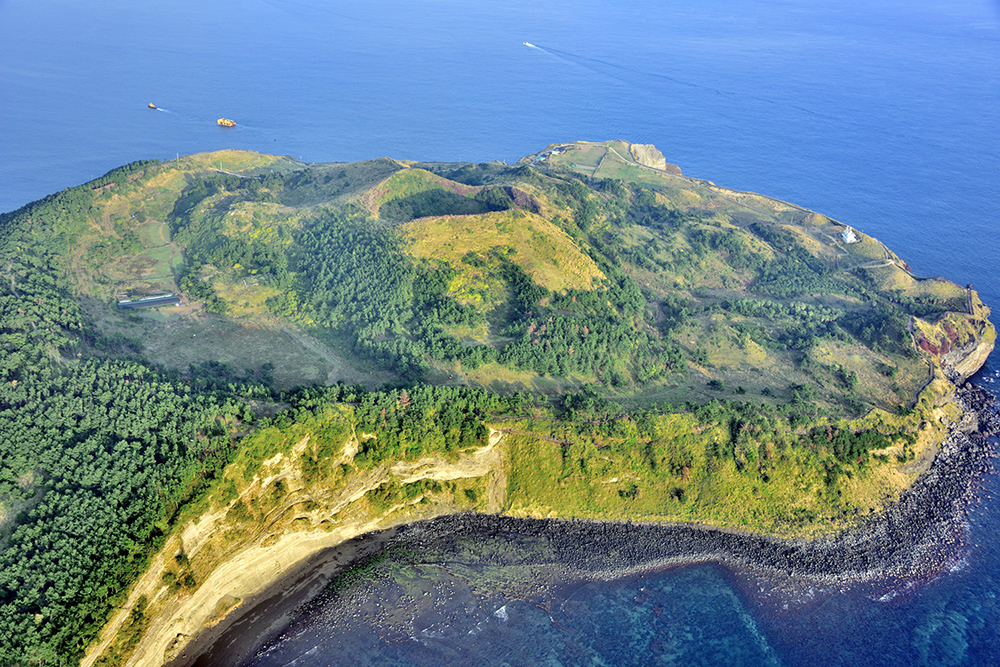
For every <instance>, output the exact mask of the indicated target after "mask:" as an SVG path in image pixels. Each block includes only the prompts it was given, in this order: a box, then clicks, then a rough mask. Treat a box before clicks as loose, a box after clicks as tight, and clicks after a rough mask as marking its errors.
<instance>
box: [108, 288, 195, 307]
mask: <svg viewBox="0 0 1000 667" xmlns="http://www.w3.org/2000/svg"><path fill="white" fill-rule="evenodd" d="M179 305H181V298H180V297H179V296H178V295H176V294H174V293H173V292H167V293H166V294H147V295H146V296H141V297H136V298H134V299H119V300H118V308H119V309H121V310H134V309H137V308H162V307H164V306H179Z"/></svg>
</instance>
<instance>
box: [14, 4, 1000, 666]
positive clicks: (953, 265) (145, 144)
mask: <svg viewBox="0 0 1000 667" xmlns="http://www.w3.org/2000/svg"><path fill="white" fill-rule="evenodd" d="M524 42H529V43H530V44H533V45H535V46H536V47H537V48H531V47H528V46H525V45H524V44H523V43H524ZM150 102H152V103H154V104H156V105H158V106H159V107H161V110H160V111H153V110H150V109H148V108H147V106H146V105H147V103H150ZM218 117H227V118H232V119H234V120H236V122H237V123H238V125H237V127H235V128H233V129H223V128H219V127H217V126H216V124H215V119H216V118H218ZM998 128H1000V4H998V3H996V2H985V1H972V0H958V1H950V2H947V3H944V2H939V1H937V0H934V1H930V0H913V1H907V2H904V1H902V0H883V1H878V0H866V1H865V2H860V1H858V0H845V1H837V2H834V1H833V0H784V1H772V2H762V1H761V2H739V3H737V2H734V1H730V2H722V1H720V0H705V1H702V2H693V0H681V1H679V2H671V3H657V2H652V1H650V0H637V1H636V2H626V3H608V2H598V1H595V0H582V1H577V2H568V1H565V0H532V1H530V2H529V1H527V0H513V1H511V2H505V3H467V2H458V1H457V0H415V1H412V2H406V3H400V2H386V1H385V0H381V1H379V0H375V1H373V2H369V3H366V4H364V5H362V4H360V3H347V2H317V1H313V0H288V1H282V0H248V1H247V2H245V3H239V5H234V4H233V3H225V2H221V1H219V0H200V1H198V2H193V1H192V0H175V1H174V2H171V3H159V2H157V3H154V2H149V1H139V2H124V1H123V0H109V1H108V2H102V3H80V2H76V1H73V0H34V1H32V2H27V1H26V0H0V211H6V210H11V209H14V208H16V207H18V206H20V205H22V204H24V203H26V202H28V201H30V200H32V199H35V198H38V197H41V196H44V195H45V194H48V193H50V192H52V191H55V190H58V189H60V188H62V187H65V186H67V185H71V184H77V183H81V182H84V181H86V180H88V179H90V178H93V177H96V176H99V175H100V174H102V173H104V172H106V171H107V170H109V169H111V168H113V167H115V166H118V165H120V164H122V163H125V162H128V161H132V160H136V159H144V158H154V157H155V158H172V157H174V156H175V155H177V154H185V153H190V152H196V151H205V150H215V149H220V148H241V149H248V150H256V151H261V152H267V153H277V154H287V155H292V156H294V157H296V158H300V159H303V160H305V161H314V162H322V161H348V160H358V159H366V158H372V157H379V156H383V155H390V156H392V157H396V158H401V159H419V160H427V159H436V160H467V161H484V160H491V159H501V160H506V161H513V160H516V159H517V158H519V157H521V156H523V155H526V154H528V153H532V152H535V151H537V150H539V149H541V148H542V147H544V146H545V145H547V144H549V143H552V142H557V141H572V140H577V139H590V140H603V139H611V138H622V139H627V140H630V141H633V142H636V143H653V144H655V145H656V146H657V147H658V148H660V149H661V150H662V151H663V153H664V154H665V155H666V156H667V159H668V161H670V162H675V163H677V164H679V165H680V166H681V167H682V168H683V170H684V172H685V173H686V174H688V175H692V176H697V177H701V178H707V179H710V180H712V181H714V182H716V183H719V184H720V185H725V186H727V187H731V188H736V189H743V190H753V191H757V192H762V193H765V194H768V195H771V196H775V197H779V198H781V199H785V200H788V201H793V202H795V203H798V204H801V205H803V206H806V207H809V208H812V209H814V210H818V211H820V212H823V213H825V214H827V215H830V216H831V217H834V218H837V219H839V220H841V221H843V222H846V223H848V224H851V225H853V226H854V227H857V228H859V229H862V230H863V231H865V232H867V233H869V234H871V235H873V236H876V237H878V238H879V239H880V240H882V241H883V242H885V243H886V244H887V245H888V246H889V247H891V248H893V249H894V250H895V251H897V252H898V253H899V254H900V255H901V256H902V257H904V258H905V259H907V260H908V261H909V262H910V264H911V267H912V269H913V270H914V271H915V272H916V273H918V274H922V275H945V276H947V277H949V278H952V279H954V280H956V281H957V282H960V283H963V284H964V283H969V282H971V283H973V284H974V286H975V287H976V288H977V289H979V290H980V292H981V294H982V296H983V298H984V299H985V300H986V301H987V302H988V303H993V304H1000V277H998V276H1000V243H997V241H996V225H997V214H996V210H997V202H998V201H1000V132H998V131H997V129H998ZM997 369H1000V364H998V362H997V359H996V357H994V358H993V359H991V360H990V362H989V364H988V366H987V368H986V369H985V371H984V374H985V375H984V376H985V377H986V378H987V379H989V378H992V377H993V374H994V373H995V371H996V370H997ZM987 386H988V387H990V386H993V385H990V384H987ZM986 485H987V489H986V490H985V491H984V493H983V496H982V504H981V505H980V506H978V507H976V508H974V510H973V512H972V516H971V518H970V530H971V538H970V545H971V546H970V548H969V549H968V550H967V552H965V553H964V554H963V555H962V557H961V558H960V559H959V560H958V561H956V565H955V568H954V571H952V572H948V573H945V574H943V575H942V576H940V577H938V578H937V579H935V580H933V581H931V582H925V583H922V584H920V585H918V586H915V587H912V588H909V589H905V590H902V591H897V592H896V593H898V594H893V593H892V592H888V593H889V594H887V592H886V591H865V590H845V591H841V590H839V589H838V590H828V589H814V590H809V589H808V588H805V589H803V590H798V591H796V592H795V593H794V594H792V593H788V592H787V591H786V592H774V591H771V590H770V589H768V588H767V586H766V582H760V581H757V580H756V579H754V578H753V577H752V576H751V575H749V574H747V573H740V572H732V571H729V570H726V569H723V568H721V567H718V566H712V565H705V566H698V567H692V568H687V569H678V570H671V571H666V572H662V573H647V574H645V575H643V576H642V577H640V578H630V579H627V580H623V581H614V582H598V583H592V584H587V585H582V584H581V585H580V586H578V587H576V588H573V589H572V593H571V595H570V594H569V593H567V592H566V591H563V590H562V589H560V591H549V592H548V593H546V594H545V595H547V596H548V597H544V596H543V597H542V598H538V599H532V600H523V599H510V600H506V599H503V598H502V597H500V596H498V594H491V593H490V592H489V591H485V592H484V591H476V592H474V593H473V592H470V593H468V595H469V596H470V597H469V598H468V600H467V601H468V605H467V606H466V607H464V609H465V610H466V611H467V612H468V618H467V619H464V620H462V621H461V623H463V624H466V625H467V624H468V623H472V621H475V623H472V625H470V626H469V627H468V629H469V630H471V629H473V628H474V627H476V625H475V624H476V623H480V622H482V623H483V626H482V629H481V631H480V632H479V633H478V634H475V635H470V634H468V632H466V633H465V634H461V635H459V634H449V633H444V634H443V636H441V637H431V638H429V637H424V640H426V642H424V641H421V640H412V639H410V638H409V635H407V636H399V637H396V636H395V635H392V634H391V633H390V632H389V630H388V629H386V628H388V627H389V626H386V627H382V626H380V625H379V624H378V611H377V610H375V611H372V612H371V614H372V615H371V616H370V617H365V618H366V621H368V622H366V623H364V624H359V623H358V622H357V620H356V619H355V621H354V622H349V619H340V620H338V618H337V616H336V613H335V612H333V611H325V612H323V613H324V614H330V615H329V616H328V617H326V616H322V615H321V614H318V615H317V616H316V618H317V619H320V620H317V621H316V624H317V625H316V628H318V629H316V630H315V632H316V633H319V634H315V635H308V633H307V635H306V636H307V637H308V638H307V639H305V640H303V641H304V642H305V643H302V644H301V645H298V644H295V643H294V641H292V640H289V641H287V642H286V643H284V644H283V645H282V646H283V647H284V648H285V649H287V650H288V651H290V653H289V655H291V653H294V651H296V650H299V649H300V648H301V649H302V651H300V653H301V652H305V651H307V650H311V648H312V646H314V645H315V646H319V645H320V643H321V642H320V641H319V640H320V639H322V636H323V633H324V632H325V633H326V636H327V637H328V638H335V639H336V642H340V644H337V643H336V642H333V643H330V642H327V643H326V644H323V646H324V647H325V648H323V649H322V651H320V650H319V649H317V653H315V654H313V655H314V658H315V660H314V661H313V662H311V663H306V662H301V661H300V662H299V663H297V664H317V665H318V664H333V663H335V664H351V661H352V660H353V661H354V664H472V663H480V664H502V662H503V661H506V662H509V664H535V663H537V662H539V661H540V659H541V658H543V657H544V658H545V659H549V658H551V659H552V663H551V664H557V663H558V664H581V663H586V664H650V663H657V664H720V663H728V664H732V665H737V664H772V663H774V662H775V661H776V662H777V663H778V664H787V665H813V664H844V665H847V664H850V665H903V664H905V665H988V664H993V663H995V662H998V661H1000V646H998V644H997V639H996V634H997V633H996V631H995V628H996V627H998V623H1000V610H998V605H997V593H998V592H1000V581H998V580H1000V554H998V551H997V547H996V545H997V544H1000V539H998V538H1000V534H998V533H1000V507H998V506H997V503H996V501H995V498H996V496H997V495H998V492H1000V489H998V482H997V480H996V479H995V478H991V479H989V480H987V481H986ZM450 576H452V575H449V574H447V573H442V572H438V573H436V574H433V576H432V577H431V579H432V580H433V579H434V577H444V578H445V580H450V579H449V577H450ZM385 585H386V586H390V584H389V583H387V584H385ZM762 588H763V589H764V590H761V589H762ZM643 590H645V591H648V593H647V592H643ZM567 596H568V597H567ZM639 598H641V599H643V600H645V601H642V602H637V601H636V600H637V599H639ZM496 603H500V604H496ZM503 604H507V605H508V607H507V615H508V619H507V620H506V621H504V620H502V619H500V618H499V617H498V616H496V615H495V611H496V610H497V609H498V608H499V607H500V606H502V605H503ZM536 605H541V607H539V606H536ZM346 608H350V609H353V608H354V607H351V606H350V605H348V607H345V609H346ZM454 611H455V610H454V609H452V608H451V607H449V606H448V605H444V606H443V607H441V609H440V613H454ZM351 613H353V612H351ZM359 613H360V612H359ZM428 613H430V612H428ZM323 618H327V620H325V621H323V620H322V619H323ZM557 622H558V623H557ZM338 623H341V625H337V624H338ZM453 623H458V621H457V620H455V621H453ZM466 625H462V626H461V627H462V628H465V627H466ZM307 626H308V622H307V623H306V625H303V626H302V627H303V628H306V627H307ZM308 627H312V626H308ZM392 627H396V626H392ZM426 627H429V626H424V627H422V628H417V630H418V634H419V632H420V631H422V630H423V629H426ZM397 629H398V628H397ZM304 631H305V630H304ZM393 632H395V631H393ZM386 633H389V634H386ZM314 640H315V643H314V644H308V646H306V644H307V643H308V642H310V641H314ZM341 647H345V648H341ZM272 655H276V654H272ZM505 656H507V657H505ZM651 656H656V660H652V659H651ZM393 661H395V663H394V662H393ZM629 661H631V662H629ZM274 664H284V663H274Z"/></svg>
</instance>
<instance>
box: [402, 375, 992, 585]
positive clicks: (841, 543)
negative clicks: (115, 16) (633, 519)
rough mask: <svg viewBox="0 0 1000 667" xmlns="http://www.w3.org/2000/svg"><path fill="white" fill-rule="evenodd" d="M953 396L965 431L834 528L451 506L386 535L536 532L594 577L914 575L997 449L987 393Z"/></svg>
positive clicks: (944, 561) (958, 520)
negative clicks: (731, 569)
mask: <svg viewBox="0 0 1000 667" xmlns="http://www.w3.org/2000/svg"><path fill="white" fill-rule="evenodd" d="M955 400H956V401H958V402H959V403H960V405H961V406H962V408H963V411H964V412H965V413H966V414H969V415H975V416H976V417H977V419H975V420H974V423H973V424H971V425H969V426H970V428H974V429H975V430H974V431H973V432H971V433H967V432H965V431H963V430H959V428H957V426H956V428H954V429H953V430H952V431H951V433H950V434H949V436H948V438H947V439H946V440H945V442H944V443H943V444H942V446H941V448H940V451H938V453H937V455H936V457H935V459H934V462H933V463H932V464H931V468H930V470H928V471H927V473H925V474H924V475H923V476H921V477H920V479H919V480H918V481H917V482H916V483H915V484H914V485H913V486H912V487H911V488H910V489H908V490H907V491H906V492H904V493H903V494H902V496H901V497H900V498H899V500H898V501H897V502H894V503H891V504H890V505H889V506H888V507H886V508H885V510H883V511H882V512H880V513H878V514H877V515H874V516H873V517H872V518H870V519H865V520H863V522H862V523H861V524H860V525H859V526H857V527H855V528H852V529H849V530H846V531H843V532H842V533H840V534H837V535H833V536H828V537H821V538H817V539H812V540H782V539H777V538H773V537H766V536H762V535H757V534H754V533H742V532H736V531H726V530H720V529H718V528H709V527H694V526H688V525H658V524H645V523H630V522H604V521H589V520H574V519H523V518H512V517H505V516H491V515H480V514H458V515H452V516H446V517H441V518H438V519H433V520H430V521H426V522H420V523H416V524H411V525H408V526H402V527H400V528H399V529H398V530H397V533H396V536H395V537H394V538H393V540H391V543H392V544H398V545H401V546H402V545H405V546H407V547H411V548H416V549H420V548H430V547H431V546H432V545H435V544H440V542H441V541H443V540H448V539H457V538H467V539H471V538H482V539H484V540H491V541H492V540H499V541H504V542H510V543H517V542H518V541H522V540H525V539H532V540H536V541H538V540H540V541H542V542H544V543H546V544H547V545H548V546H549V548H550V550H551V554H552V557H553V564H559V565H563V566H566V567H569V568H570V569H572V570H575V571H578V572H580V573H591V574H593V575H595V576H616V575H619V574H623V573H627V572H630V571H635V570H637V569H644V568H649V567H658V566H663V565H669V564H673V563H685V562H701V561H717V562H720V563H723V564H728V565H734V566H738V567H741V568H750V569H754V570H763V571H770V572H775V573H782V574H787V575H794V576H798V577H807V578H811V579H814V580H822V581H827V582H846V581H870V580H878V579H888V578H913V577H919V576H921V575H922V574H926V573H931V572H935V571H939V570H940V569H941V568H943V567H946V566H947V565H948V563H949V562H951V560H952V559H953V558H954V556H955V552H956V549H958V548H959V547H960V546H961V541H962V539H963V535H964V534H965V532H966V514H967V509H968V507H969V505H970V503H971V501H972V500H973V499H974V497H975V493H976V490H977V487H978V483H979V480H980V479H981V478H982V476H983V475H984V474H985V473H987V472H988V471H989V470H990V469H991V467H992V465H993V459H994V457H995V456H996V454H995V450H994V447H993V446H992V445H991V444H990V442H989V441H988V438H989V437H991V436H996V435H998V434H1000V418H998V416H997V413H996V411H995V408H994V399H993V397H992V396H991V395H990V394H988V393H987V392H985V391H983V390H982V389H979V388H977V387H975V386H973V385H966V386H965V387H962V388H959V389H958V390H957V392H956V398H955ZM529 553H530V552H529ZM525 558H526V559H530V555H529V556H526V557H525ZM491 564H494V565H518V564H525V565H527V564H533V563H530V562H529V561H528V560H525V561H524V562H523V563H520V562H518V557H517V556H516V554H506V553H505V554H503V555H497V557H496V559H495V561H494V562H493V563H491Z"/></svg>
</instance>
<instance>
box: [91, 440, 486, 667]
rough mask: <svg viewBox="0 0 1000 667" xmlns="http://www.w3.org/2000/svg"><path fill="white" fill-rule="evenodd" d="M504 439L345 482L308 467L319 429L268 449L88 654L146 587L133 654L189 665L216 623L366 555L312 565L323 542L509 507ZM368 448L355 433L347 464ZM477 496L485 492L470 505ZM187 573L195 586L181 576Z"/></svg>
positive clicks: (94, 656) (120, 620)
mask: <svg viewBox="0 0 1000 667" xmlns="http://www.w3.org/2000/svg"><path fill="white" fill-rule="evenodd" d="M361 437H362V438H364V437H365V436H363V435H362V436H361ZM501 439H502V434H501V433H500V432H499V431H495V430H492V429H491V432H490V438H489V444H488V445H487V446H486V447H483V448H480V449H476V450H467V451H464V452H462V453H460V454H458V455H457V456H449V457H447V458H446V457H444V456H441V455H435V456H427V457H424V458H421V459H418V460H415V461H405V462H400V461H397V462H393V463H391V464H387V465H380V466H377V467H375V468H374V469H370V470H355V471H353V472H350V473H348V474H347V475H346V476H345V477H344V478H342V479H341V480H340V481H339V482H338V483H337V484H336V487H335V488H334V487H330V486H327V488H324V485H323V484H308V483H307V480H304V479H303V478H302V474H301V463H300V462H301V459H302V457H303V456H308V448H309V447H310V442H309V440H310V439H309V438H305V439H303V440H302V441H301V442H299V443H298V444H297V445H296V446H295V447H294V448H293V449H292V451H291V452H289V453H286V454H278V455H276V456H275V457H272V458H271V459H269V460H267V461H265V462H264V464H263V465H262V466H261V471H260V473H259V474H258V476H257V477H256V478H255V479H254V481H253V483H252V484H251V485H250V486H249V487H248V488H246V489H243V490H242V491H241V493H240V495H239V497H238V498H236V499H234V500H232V501H230V502H229V503H227V504H225V505H223V506H220V507H213V508H211V509H209V510H207V511H205V512H204V513H202V514H201V515H200V516H198V517H197V518H195V519H192V520H191V521H189V522H187V523H186V524H185V526H184V528H183V530H182V531H180V534H178V535H175V536H174V537H172V538H171V539H170V540H169V541H168V542H167V544H166V545H165V546H164V547H163V548H162V549H161V551H160V553H159V554H157V556H156V557H155V558H154V560H153V562H152V564H151V566H150V567H149V569H148V570H147V571H146V573H145V574H144V575H143V577H142V578H141V579H140V580H139V581H138V582H137V583H136V585H135V588H134V589H133V591H132V593H131V594H130V596H129V599H128V601H127V603H126V604H125V605H124V607H123V608H122V610H121V611H120V612H119V613H118V614H117V615H116V616H115V617H114V618H113V619H112V621H111V622H110V623H109V624H108V626H106V628H105V631H104V633H103V635H102V640H101V641H100V642H99V643H98V644H96V645H95V646H93V647H91V649H90V650H89V651H88V652H87V655H86V657H85V658H84V660H83V661H82V663H81V664H82V665H83V667H89V666H91V665H94V664H96V663H97V661H98V659H99V658H100V657H101V656H102V654H104V653H105V652H106V651H107V650H108V648H109V646H110V645H111V643H112V642H113V641H115V638H116V637H118V636H119V633H121V632H122V631H123V630H124V629H127V626H128V624H129V623H130V622H131V618H130V615H131V614H132V611H133V610H134V609H135V608H136V605H137V604H139V601H140V598H143V599H145V600H146V603H147V606H146V612H145V614H146V618H148V619H149V624H148V628H147V629H146V631H145V632H144V633H143V636H142V638H141V640H140V641H139V642H138V644H137V645H136V646H135V648H134V650H133V651H132V652H131V655H130V656H129V657H128V658H127V661H125V662H123V663H122V664H126V665H130V666H135V667H139V666H142V667H159V666H160V665H164V664H171V665H186V664H190V662H191V661H192V660H194V659H195V658H196V657H197V655H195V654H194V653H193V652H192V651H190V650H189V649H190V647H189V644H190V642H191V641H192V640H193V639H194V638H196V637H197V638H199V639H200V640H202V641H205V640H206V639H211V637H212V633H213V628H215V627H216V626H218V625H220V624H221V623H222V622H223V621H226V622H227V623H230V622H233V621H235V620H236V619H238V618H240V617H241V616H242V615H244V614H245V613H247V612H248V611H250V610H251V609H252V607H253V605H254V603H255V602H256V601H259V600H258V598H259V597H260V596H261V595H262V594H264V593H265V592H266V591H268V589H269V588H270V587H271V586H272V585H274V584H275V582H277V581H282V580H290V579H292V580H294V581H293V583H292V584H290V589H291V588H296V589H297V590H301V589H303V588H306V587H315V586H319V587H322V586H323V585H324V584H325V582H326V581H327V580H328V579H329V577H330V576H332V575H333V574H335V573H336V572H337V571H338V570H339V569H341V568H342V567H343V566H344V565H346V564H349V563H351V562H352V561H355V560H357V558H358V557H359V556H360V555H361V554H359V553H357V552H352V551H349V550H347V549H345V551H344V553H343V555H342V557H338V558H332V559H328V560H327V561H326V564H325V566H324V568H325V569H324V568H320V569H315V568H313V569H308V571H307V570H306V569H304V568H307V567H308V566H309V564H310V563H311V562H312V561H313V560H314V557H315V556H316V555H317V554H319V553H320V552H322V551H324V550H327V549H330V548H332V547H337V546H338V545H343V544H344V543H345V542H347V541H349V540H352V539H353V538H355V537H358V536H360V535H363V534H365V533H369V532H372V531H376V530H384V529H387V528H392V527H394V526H398V525H401V524H405V523H410V522H413V521H417V520H421V519H429V518H433V517H436V516H441V515H444V514H452V513H455V512H458V511H462V510H469V509H476V510H479V511H487V512H496V511H499V509H500V507H501V506H502V504H503V502H504V494H505V491H506V480H505V476H504V472H503V460H502V456H501V450H500V447H499V445H500V442H501ZM357 452H358V437H357V436H356V435H354V434H352V435H351V437H350V438H349V439H347V441H346V442H345V443H344V445H343V454H342V456H341V459H340V464H343V465H344V466H345V467H346V466H347V465H348V464H349V463H350V462H351V461H352V460H353V458H354V457H355V455H356V454H357ZM421 481H424V482H425V484H423V485H422V488H424V489H425V492H424V493H423V494H421V495H418V496H415V497H405V496H403V497H399V496H390V497H389V499H388V500H385V501H384V502H379V499H380V496H379V489H384V488H386V487H387V486H388V487H392V486H393V485H397V484H409V485H413V484H414V483H415V482H421ZM470 490H471V491H472V492H473V493H468V492H469V491H470ZM383 495H387V494H383ZM279 496H280V497H279ZM474 496H475V497H478V502H475V503H473V504H471V505H470V501H469V499H470V498H471V497H474ZM240 506H249V507H250V511H251V512H253V513H254V514H253V516H250V517H246V518H245V520H234V518H233V513H234V512H233V510H234V508H237V507H240ZM242 511H243V510H242V508H241V512H242ZM186 574H190V575H191V576H192V577H193V582H191V583H193V584H194V585H193V586H185V587H178V586H177V585H171V584H172V583H173V582H174V581H175V580H176V581H180V580H181V579H182V578H183V577H184V576H185V575H186Z"/></svg>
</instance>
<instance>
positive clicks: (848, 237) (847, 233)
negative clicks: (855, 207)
mask: <svg viewBox="0 0 1000 667" xmlns="http://www.w3.org/2000/svg"><path fill="white" fill-rule="evenodd" d="M840 240H841V241H843V242H844V243H857V242H858V241H859V240H860V239H859V238H858V235H857V234H855V233H854V230H853V229H851V227H850V225H848V227H847V229H845V230H844V231H842V232H840Z"/></svg>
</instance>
